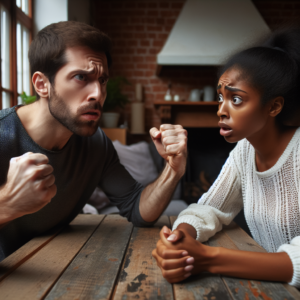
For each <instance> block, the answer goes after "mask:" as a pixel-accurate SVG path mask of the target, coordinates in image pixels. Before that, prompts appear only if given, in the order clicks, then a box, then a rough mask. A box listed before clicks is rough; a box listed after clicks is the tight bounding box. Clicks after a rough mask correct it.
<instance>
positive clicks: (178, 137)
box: [150, 124, 187, 176]
mask: <svg viewBox="0 0 300 300" xmlns="http://www.w3.org/2000/svg"><path fill="white" fill-rule="evenodd" d="M150 135H151V138H152V140H153V142H154V144H155V146H156V149H157V151H158V153H159V154H160V155H161V156H162V157H163V158H164V159H165V160H166V161H167V162H168V163H169V165H170V167H171V168H172V169H173V170H174V171H175V172H176V173H178V175H180V176H182V175H183V174H184V172H185V167H186V157H187V131H186V130H185V129H183V127H182V126H181V125H170V124H163V125H161V126H160V130H158V129H157V128H155V127H153V128H151V129H150Z"/></svg>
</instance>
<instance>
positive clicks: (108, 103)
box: [102, 76, 130, 128]
mask: <svg viewBox="0 0 300 300" xmlns="http://www.w3.org/2000/svg"><path fill="white" fill-rule="evenodd" d="M123 84H126V85H129V84H130V83H129V82H128V80H127V79H126V78H125V77H121V76H118V77H114V78H111V79H109V80H108V83H107V86H106V90H107V96H106V99H105V102H104V106H103V114H102V122H103V125H104V127H106V128H115V127H117V125H118V121H119V117H120V113H119V111H118V109H120V108H121V109H123V108H124V107H125V105H126V104H127V103H129V99H128V97H127V96H126V95H124V94H123V93H122V91H121V87H122V85H123Z"/></svg>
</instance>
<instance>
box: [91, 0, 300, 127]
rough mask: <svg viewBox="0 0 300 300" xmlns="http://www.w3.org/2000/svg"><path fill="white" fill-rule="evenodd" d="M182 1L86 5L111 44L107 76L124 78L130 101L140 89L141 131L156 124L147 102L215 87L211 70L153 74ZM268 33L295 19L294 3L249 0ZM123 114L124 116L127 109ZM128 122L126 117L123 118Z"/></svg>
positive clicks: (100, 0) (299, 15)
mask: <svg viewBox="0 0 300 300" xmlns="http://www.w3.org/2000/svg"><path fill="white" fill-rule="evenodd" d="M184 2H185V0H92V8H93V22H94V25H95V26H96V27H98V28H100V29H101V30H102V31H104V32H106V33H108V34H109V36H110V37H111V38H112V41H113V52H112V57H113V66H112V68H111V75H112V76H114V75H122V76H126V77H127V79H128V80H129V81H130V82H131V83H132V84H133V85H132V86H129V87H126V88H125V89H124V91H125V92H126V94H128V96H129V97H130V99H132V100H134V95H135V92H134V84H135V83H137V82H140V83H142V84H143V87H144V92H145V94H144V99H145V106H146V112H147V113H146V128H147V129H149V128H150V127H152V126H158V125H159V118H158V116H157V114H156V111H155V110H154V106H153V101H154V100H161V99H163V97H164V94H165V93H166V91H167V86H168V83H169V82H172V92H173V93H174V94H179V95H180V97H181V98H185V99H187V98H188V95H189V92H190V90H191V89H193V88H202V87H203V86H204V85H215V83H216V79H217V78H216V74H217V69H216V68H214V67H168V68H164V69H163V70H162V73H161V75H160V76H159V77H157V76H156V75H155V70H156V55H157V54H158V53H159V52H160V50H161V49H162V47H163V45H164V43H165V41H166V39H167V37H168V35H169V33H170V31H171V29H172V26H173V25H174V23H175V20H176V18H177V17H178V15H179V13H180V11H181V9H182V6H183V4H184ZM253 3H254V4H255V6H256V7H257V9H258V10H259V12H260V13H261V15H262V17H263V18H264V19H265V21H266V23H267V24H268V25H269V26H270V28H271V29H274V28H276V27H278V26H280V25H282V24H285V23H288V22H291V21H295V20H299V19H300V2H299V1H296V0H295V1H284V0H281V1H269V0H253ZM127 115H128V117H129V116H130V110H129V107H128V108H127ZM129 119H130V117H129Z"/></svg>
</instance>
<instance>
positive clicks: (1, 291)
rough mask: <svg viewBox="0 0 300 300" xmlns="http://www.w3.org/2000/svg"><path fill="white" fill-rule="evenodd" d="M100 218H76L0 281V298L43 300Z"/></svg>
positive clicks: (96, 216)
mask: <svg viewBox="0 0 300 300" xmlns="http://www.w3.org/2000/svg"><path fill="white" fill-rule="evenodd" d="M103 218H104V216H99V215H79V216H78V217H77V218H76V219H75V220H74V221H73V222H72V223H71V225H70V226H67V227H66V228H65V229H64V230H63V231H62V232H61V233H60V234H59V235H57V236H56V237H55V238H54V239H53V240H52V241H51V242H50V243H48V244H47V245H46V246H45V247H43V248H42V249H41V250H40V251H38V252H37V253H36V254H35V255H33V256H32V257H31V258H30V259H28V260H27V261H26V262H24V263H23V264H22V265H21V266H20V267H19V268H17V269H16V270H15V271H14V272H12V273H11V274H10V275H9V276H8V277H6V278H5V279H4V280H2V281H1V282H0V295H1V298H2V299H10V300H13V299H28V300H33V299H42V298H44V296H45V295H46V294H47V292H48V291H49V290H50V289H51V287H52V286H53V285H54V283H55V282H56V280H57V279H58V278H59V276H60V275H61V274H62V272H63V271H64V270H65V269H66V267H67V266H68V265H69V263H70V262H71V261H72V259H73V258H74V256H75V255H76V254H77V253H78V252H79V250H80V249H81V248H82V247H83V245H84V244H85V243H86V241H87V240H88V239H89V237H90V236H91V235H92V233H93V232H94V230H95V229H96V228H97V226H98V225H99V223H100V222H101V221H102V220H103ZM16 287H17V288H16Z"/></svg>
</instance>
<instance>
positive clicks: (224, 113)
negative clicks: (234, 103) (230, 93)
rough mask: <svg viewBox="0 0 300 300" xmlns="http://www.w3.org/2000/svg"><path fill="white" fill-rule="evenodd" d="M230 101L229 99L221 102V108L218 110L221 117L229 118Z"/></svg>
mask: <svg viewBox="0 0 300 300" xmlns="http://www.w3.org/2000/svg"><path fill="white" fill-rule="evenodd" d="M227 106H228V103H227V101H225V100H224V101H223V102H221V103H220V104H219V110H218V112H217V115H218V117H219V118H222V117H223V118H228V117H229V113H228V107H227Z"/></svg>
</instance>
